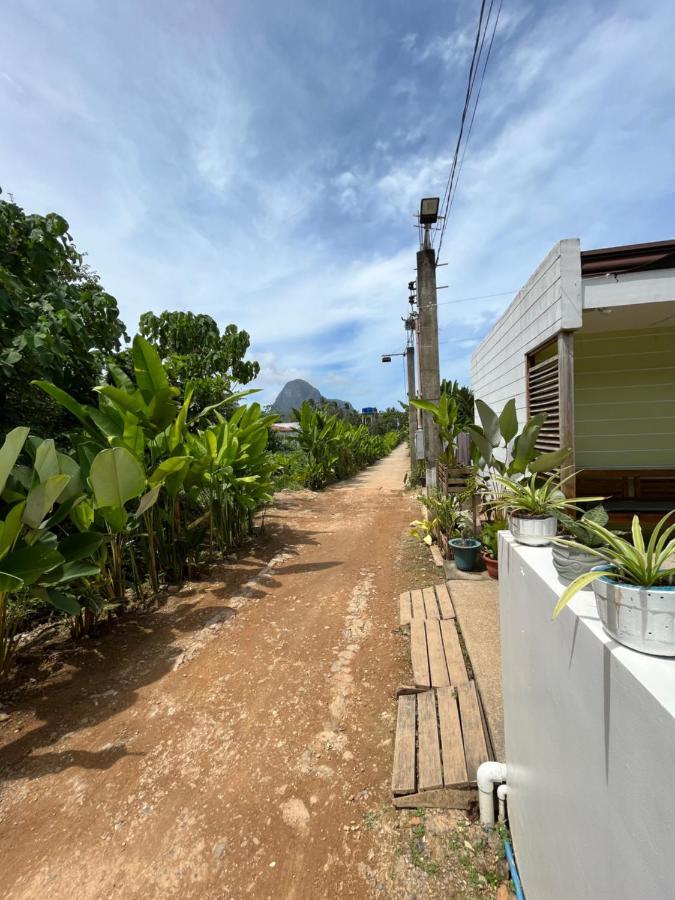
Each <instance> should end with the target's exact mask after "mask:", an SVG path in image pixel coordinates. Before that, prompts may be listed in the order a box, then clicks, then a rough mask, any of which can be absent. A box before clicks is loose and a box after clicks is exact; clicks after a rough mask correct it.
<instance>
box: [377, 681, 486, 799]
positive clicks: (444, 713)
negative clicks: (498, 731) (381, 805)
mask: <svg viewBox="0 0 675 900" xmlns="http://www.w3.org/2000/svg"><path fill="white" fill-rule="evenodd" d="M489 758H490V756H489V752H488V744H487V741H486V735H485V731H484V727H483V718H482V715H481V710H480V701H479V698H478V694H477V692H476V686H475V684H474V682H473V681H468V682H465V683H464V684H461V685H458V686H457V687H451V686H450V685H446V686H445V687H439V688H431V689H429V690H426V691H419V692H417V693H404V694H402V695H401V696H399V698H398V717H397V723H396V742H395V747H394V771H393V775H392V782H391V788H392V793H393V795H394V805H395V806H399V807H415V806H421V807H425V806H427V807H449V808H453V809H467V808H468V807H469V805H470V803H471V802H472V801H474V800H475V794H474V792H473V791H472V790H471V789H472V788H474V787H475V785H476V772H477V769H478V766H479V765H480V764H481V763H482V762H485V760H486V759H489Z"/></svg>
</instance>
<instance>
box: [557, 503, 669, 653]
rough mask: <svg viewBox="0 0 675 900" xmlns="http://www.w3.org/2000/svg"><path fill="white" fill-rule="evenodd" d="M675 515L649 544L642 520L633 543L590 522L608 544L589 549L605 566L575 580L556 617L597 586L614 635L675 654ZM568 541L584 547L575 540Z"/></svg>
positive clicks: (652, 650)
mask: <svg viewBox="0 0 675 900" xmlns="http://www.w3.org/2000/svg"><path fill="white" fill-rule="evenodd" d="M674 514H675V510H672V511H671V512H669V513H667V514H666V515H665V516H664V517H663V518H662V519H661V520H660V522H659V523H658V524H657V525H656V527H655V528H654V530H653V532H652V534H651V536H650V537H649V539H648V541H645V536H644V534H643V532H642V528H641V526H640V520H639V518H638V516H634V517H633V523H632V528H631V538H632V541H629V540H627V539H626V538H624V537H622V536H621V535H618V534H615V533H614V532H612V531H610V530H609V529H608V528H605V526H604V525H600V524H598V523H596V522H592V521H591V522H588V526H587V527H588V528H590V529H591V531H593V532H595V533H596V534H597V536H598V537H599V538H601V539H602V541H603V545H602V546H600V547H587V548H586V549H587V550H588V551H589V552H590V553H591V554H592V555H594V556H595V557H596V558H597V560H598V562H599V563H600V565H598V566H596V567H595V568H593V569H592V570H591V571H590V572H585V573H584V574H583V575H580V576H579V577H578V578H575V580H574V581H573V582H572V583H571V584H570V585H569V587H568V588H567V590H565V592H564V593H563V594H562V596H561V597H560V600H559V601H558V603H557V605H556V607H555V609H554V610H553V618H555V617H556V616H558V615H560V613H561V611H562V610H563V609H564V608H565V606H566V605H567V604H568V603H569V602H570V600H571V599H572V598H573V597H574V596H575V594H577V592H578V591H580V590H581V589H582V588H585V587H587V586H588V585H591V584H592V585H593V589H594V591H595V602H596V606H597V610H598V615H599V617H600V621H601V622H602V625H603V628H604V629H605V631H606V632H607V633H608V634H609V635H610V637H612V638H614V640H616V641H618V642H619V643H620V644H624V645H625V646H626V647H630V648H631V649H632V650H638V651H640V652H641V653H648V654H651V655H655V656H675V524H670V525H668V519H669V518H670V517H671V516H672V515H674ZM560 543H563V541H562V540H560ZM565 543H567V544H569V545H572V546H578V545H577V544H576V542H574V541H566V542H565Z"/></svg>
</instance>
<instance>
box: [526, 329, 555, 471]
mask: <svg viewBox="0 0 675 900" xmlns="http://www.w3.org/2000/svg"><path fill="white" fill-rule="evenodd" d="M557 351H558V348H557V343H556V342H552V343H550V344H546V345H545V346H544V347H541V348H540V349H539V350H537V351H536V352H535V353H531V354H530V355H529V356H528V358H527V407H528V413H529V415H530V416H535V415H537V413H546V421H545V422H544V425H543V427H542V429H541V431H540V432H539V437H538V439H537V443H536V445H535V446H536V448H537V450H539V451H540V452H542V453H544V452H546V451H548V450H557V449H558V448H559V447H560V381H559V361H558V352H557Z"/></svg>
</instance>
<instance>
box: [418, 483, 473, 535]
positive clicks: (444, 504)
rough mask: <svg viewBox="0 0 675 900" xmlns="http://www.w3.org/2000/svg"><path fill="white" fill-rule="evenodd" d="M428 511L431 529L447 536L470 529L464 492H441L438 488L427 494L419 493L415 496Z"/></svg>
mask: <svg viewBox="0 0 675 900" xmlns="http://www.w3.org/2000/svg"><path fill="white" fill-rule="evenodd" d="M417 499H418V500H419V501H420V503H421V504H422V505H423V506H424V507H425V508H426V510H427V511H428V515H429V518H428V519H427V521H428V522H430V523H431V531H432V532H434V533H438V531H442V532H444V533H445V534H447V536H448V537H451V538H453V537H459V536H460V535H465V534H466V533H467V532H468V531H470V530H471V528H472V526H473V521H472V518H471V516H470V515H469V513H468V512H467V511H466V509H464V508H463V505H464V504H465V503H466V500H467V496H466V495H465V494H447V495H446V494H443V492H442V491H439V490H438V489H436V490H434V491H433V492H432V493H431V494H429V496H426V495H425V494H420V495H419V496H418V498H417Z"/></svg>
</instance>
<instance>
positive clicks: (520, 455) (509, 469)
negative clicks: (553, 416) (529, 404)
mask: <svg viewBox="0 0 675 900" xmlns="http://www.w3.org/2000/svg"><path fill="white" fill-rule="evenodd" d="M476 409H477V410H478V415H479V417H480V420H481V424H480V425H477V424H474V425H468V426H467V431H468V432H469V434H470V435H471V440H472V443H473V445H474V448H475V449H474V462H475V463H476V465H477V466H478V468H479V469H480V470H481V472H482V473H483V474H482V479H481V480H482V484H481V493H482V494H483V496H484V497H485V500H486V501H487V502H488V508H490V506H489V503H490V501H491V500H494V499H498V498H499V495H500V493H501V491H502V489H503V487H504V485H503V484H502V483H501V482H500V481H499V477H506V478H511V479H514V480H517V478H518V476H521V477H522V476H525V474H526V473H530V474H533V473H537V474H539V473H545V472H551V471H552V470H554V469H556V468H558V467H559V466H560V465H561V464H562V463H564V462H565V460H566V459H567V457H568V456H569V454H570V452H571V451H570V450H569V449H568V448H565V447H561V448H560V449H558V450H551V451H547V452H545V453H541V452H540V451H539V450H537V447H536V444H537V439H538V437H539V432H540V431H541V428H542V426H543V424H544V422H545V421H546V414H545V413H539V414H538V415H536V416H531V417H530V418H529V419H528V420H527V422H526V423H525V425H524V426H523V429H522V431H520V432H519V431H518V428H519V425H518V414H517V412H516V401H515V400H514V399H511V400H509V401H508V402H507V403H506V404H505V405H504V408H503V409H502V411H501V413H500V414H499V415H497V413H495V412H494V410H492V409H491V408H490V407H489V406H488V405H487V403H485V402H484V401H483V400H476Z"/></svg>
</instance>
